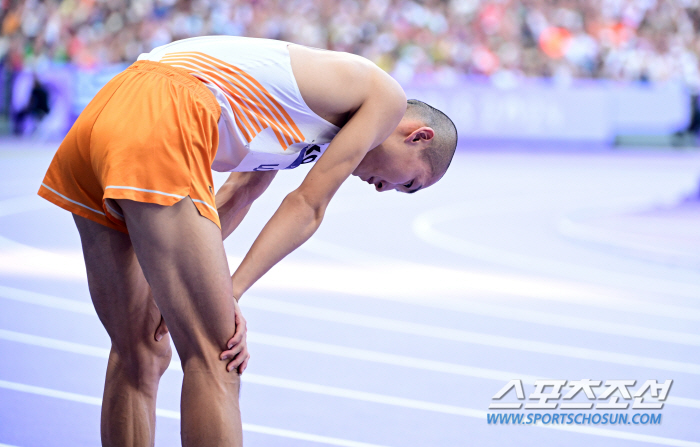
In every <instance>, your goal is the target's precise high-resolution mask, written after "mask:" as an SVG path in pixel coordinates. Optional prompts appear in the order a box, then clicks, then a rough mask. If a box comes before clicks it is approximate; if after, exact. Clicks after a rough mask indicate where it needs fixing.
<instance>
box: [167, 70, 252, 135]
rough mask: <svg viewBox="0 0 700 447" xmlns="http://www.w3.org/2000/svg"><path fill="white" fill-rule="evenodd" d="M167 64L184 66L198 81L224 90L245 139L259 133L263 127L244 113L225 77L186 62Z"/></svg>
mask: <svg viewBox="0 0 700 447" xmlns="http://www.w3.org/2000/svg"><path fill="white" fill-rule="evenodd" d="M167 64H168V65H172V66H173V67H178V68H184V69H186V70H188V71H190V72H191V74H192V75H193V76H194V77H196V78H198V79H199V80H200V81H202V82H205V83H209V84H214V85H216V86H217V87H219V88H220V89H221V90H224V91H225V92H227V93H229V94H228V95H226V100H227V101H228V102H229V104H230V105H231V109H232V110H233V114H234V115H235V116H236V122H237V123H240V125H239V129H240V130H241V132H242V133H243V134H244V137H245V139H246V141H248V142H250V141H252V139H253V137H254V136H255V135H257V134H258V133H260V131H261V130H262V129H263V128H264V127H263V126H262V125H261V124H260V123H258V121H257V120H255V119H252V121H251V117H250V116H247V115H246V113H245V105H243V104H242V103H241V99H240V98H239V97H238V96H237V95H234V94H233V93H232V92H230V91H229V90H228V89H227V88H226V86H225V85H224V84H228V81H227V80H226V79H223V78H222V77H220V76H218V75H217V74H216V73H215V72H212V71H210V70H206V73H204V72H203V71H202V70H200V69H199V67H196V66H193V65H190V64H187V63H180V62H177V63H172V62H168V63H167ZM192 70H195V71H192Z"/></svg>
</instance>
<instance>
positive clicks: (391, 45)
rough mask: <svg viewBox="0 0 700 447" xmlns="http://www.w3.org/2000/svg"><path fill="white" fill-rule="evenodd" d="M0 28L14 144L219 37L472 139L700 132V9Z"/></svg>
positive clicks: (115, 19)
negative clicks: (326, 64)
mask: <svg viewBox="0 0 700 447" xmlns="http://www.w3.org/2000/svg"><path fill="white" fill-rule="evenodd" d="M1 20H2V37H1V38H0V60H2V75H1V76H2V77H1V78H0V85H1V86H2V87H1V88H0V94H1V95H2V96H1V98H2V101H1V104H0V107H1V109H0V113H1V114H2V116H3V117H4V121H5V125H4V128H5V132H6V133H7V132H14V133H16V134H32V133H35V134H37V135H39V136H42V137H44V138H58V137H60V136H61V135H62V134H64V133H65V132H66V129H67V128H68V127H69V126H70V123H71V122H72V121H73V120H74V118H75V116H76V115H77V114H78V113H79V112H80V110H82V108H83V107H84V106H85V104H86V103H87V102H88V101H89V99H90V98H91V97H92V96H93V95H94V94H95V92H96V91H97V90H98V89H99V87H101V86H102V85H103V84H104V83H105V82H106V80H108V79H109V78H110V77H111V76H113V75H114V74H115V73H116V72H118V71H120V70H121V69H123V68H124V67H125V66H126V65H127V64H129V63H130V62H133V61H134V60H136V58H137V57H138V55H139V54H140V53H142V52H148V51H150V50H151V49H152V48H154V47H156V46H159V45H163V44H165V43H168V42H171V41H172V40H176V39H183V38H187V37H191V36H199V35H208V34H231V35H244V36H251V37H265V38H272V39H281V40H288V41H290V42H296V43H300V44H304V45H309V46H314V47H319V48H327V49H331V50H339V51H349V52H352V53H356V54H360V55H362V56H364V57H366V58H368V59H370V60H372V61H374V62H376V63H377V64H378V65H379V66H380V67H382V68H384V69H385V70H387V71H388V72H389V73H391V74H392V76H394V77H395V78H396V79H398V80H399V81H400V82H401V83H402V84H403V85H404V87H405V88H406V90H407V91H408V92H409V93H410V94H413V95H414V96H420V97H421V98H424V97H425V98H427V99H428V100H432V101H433V102H435V103H437V104H439V105H441V106H442V108H444V109H445V110H446V111H447V112H448V113H450V114H452V115H454V116H455V117H456V121H457V124H458V127H459V129H460V130H461V131H462V134H463V135H464V136H465V137H466V138H470V139H487V140H494V139H495V140H509V139H511V140H512V139H515V140H518V139H535V140H537V139H539V140H588V141H596V142H603V143H611V142H617V143H623V144H624V143H630V142H631V143H633V144H635V143H636V144H649V143H651V144H662V145H663V144H676V145H680V144H683V145H684V144H694V143H695V141H694V138H692V135H690V134H691V133H694V132H696V131H697V130H698V128H700V118H698V117H697V92H698V88H700V72H699V69H698V66H699V64H698V54H699V53H700V37H699V36H700V34H698V29H699V27H700V4H699V3H698V2H697V1H695V0H673V1H657V0H634V1H633V0H585V1H584V0H566V1H564V0H562V1H547V0H527V1H514V0H502V1H479V0H425V1H418V0H417V1H407V0H367V1H355V0H340V1H330V0H290V1H282V0H279V1H272V0H270V1H253V0H244V1H240V0H232V1H226V2H219V1H211V0H188V1H178V0H135V1H123V0H65V1H54V0H46V1H41V0H2V17H1ZM455 90H457V91H458V92H459V94H455ZM39 121H41V122H39ZM687 131H690V133H689V132H687ZM686 137H691V138H686Z"/></svg>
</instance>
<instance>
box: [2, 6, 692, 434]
mask: <svg viewBox="0 0 700 447" xmlns="http://www.w3.org/2000/svg"><path fill="white" fill-rule="evenodd" d="M0 4H1V5H2V12H1V16H0V23H1V37H0V61H1V64H2V66H1V69H0V134H2V135H5V136H3V137H1V138H0V359H1V360H0V447H5V446H20V447H29V446H42V447H44V446H49V445H51V446H71V447H72V446H78V445H85V446H88V445H98V443H99V422H98V421H99V405H100V397H99V396H101V390H102V387H103V384H104V379H103V377H104V367H105V361H104V357H105V356H106V355H107V354H106V353H107V352H108V348H109V339H108V337H107V335H106V334H105V332H104V330H103V329H102V327H101V325H100V323H99V321H98V319H97V318H96V317H95V315H94V314H93V310H92V305H91V303H90V298H89V294H88V291H87V286H86V281H85V270H84V265H83V261H82V257H81V251H80V241H79V239H78V236H77V232H76V231H75V228H74V225H73V222H72V220H71V219H70V216H69V215H68V213H66V212H65V211H63V210H60V209H58V208H57V207H54V206H52V205H50V204H48V202H45V201H43V200H42V199H40V198H38V197H37V196H36V189H37V187H38V185H39V183H40V179H41V177H42V176H43V174H44V172H45V170H46V167H47V166H48V163H49V162H50V160H51V157H52V156H53V152H54V151H55V149H56V147H57V145H58V141H60V139H61V137H62V136H63V135H64V134H65V132H66V131H67V129H68V128H69V127H70V125H71V124H72V122H73V121H74V119H75V118H76V117H77V115H78V114H79V113H80V111H81V110H82V109H83V108H84V107H85V105H86V104H87V103H88V101H90V99H91V98H92V97H93V95H94V94H95V93H96V92H97V91H98V90H99V88H100V87H101V86H102V85H104V84H105V83H106V82H107V81H108V80H109V79H110V78H111V77H112V76H114V75H115V74H116V73H118V72H119V71H121V70H123V69H124V68H125V67H126V66H127V65H128V64H130V63H131V62H133V61H134V60H135V59H136V58H137V57H138V55H139V54H140V53H142V52H147V51H150V50H151V49H152V48H154V47H156V46H159V45H162V44H165V43H168V42H170V41H172V40H175V39H182V38H186V37H191V36H199V35H207V34H231V35H244V36H252V37H265V38H274V39H283V40H288V41H291V42H296V43H300V44H305V45H310V46H314V47H320V48H328V49H332V50H341V51H349V52H352V53H357V54H360V55H362V56H365V57H367V58H369V59H371V60H372V61H374V62H376V63H377V64H378V65H379V66H381V67H382V68H383V69H385V70H387V71H388V72H389V73H390V74H391V75H392V76H394V77H395V78H396V79H398V80H399V82H400V83H401V84H402V85H403V86H404V88H405V90H406V91H407V93H408V95H409V97H415V98H419V99H423V100H425V101H427V102H430V103H432V104H434V105H435V106H437V107H438V108H440V109H443V110H444V111H445V112H447V113H448V114H449V115H450V116H451V117H452V118H453V119H454V120H455V123H456V125H457V127H458V129H459V131H460V146H459V150H458V152H457V154H456V158H455V161H454V163H453V165H452V167H451V168H450V171H449V172H448V174H447V175H446V176H445V178H444V179H443V180H442V181H441V182H440V183H439V184H438V185H436V186H435V187H433V188H431V189H428V190H426V191H425V192H423V191H421V192H420V193H418V194H416V195H414V196H410V197H404V196H405V195H400V194H376V193H375V192H374V191H373V190H372V189H371V188H370V187H368V186H367V185H365V184H361V182H357V181H348V182H346V184H344V185H343V187H342V188H341V189H340V190H339V192H338V198H337V199H336V200H334V203H333V204H332V205H331V206H330V207H329V211H328V213H327V214H326V217H325V220H324V224H323V225H322V227H321V229H320V230H319V232H318V233H317V234H316V235H314V237H313V238H312V239H311V240H310V241H309V242H308V243H307V244H305V245H304V246H303V247H302V248H300V250H298V251H297V252H295V253H293V254H292V255H290V256H289V257H288V258H286V259H285V260H284V261H282V262H281V263H280V264H279V265H278V266H276V267H275V268H274V269H272V270H271V272H270V273H269V274H268V275H267V276H266V277H265V278H263V280H261V281H260V282H259V283H258V284H256V285H255V286H254V287H253V288H252V289H251V291H250V293H249V294H248V295H247V296H246V297H245V299H243V300H242V308H243V311H244V313H245V316H246V318H247V319H248V323H249V328H251V333H250V335H249V339H250V343H251V351H252V356H253V357H252V360H251V363H250V367H249V369H248V370H247V371H246V373H245V374H244V376H243V380H244V384H243V393H242V401H241V406H242V409H243V420H244V423H245V424H246V425H245V436H246V446H249V447H254V446H265V447H269V446H280V447H292V446H308V447H312V446H315V445H319V444H326V445H340V446H349V447H386V446H392V447H412V446H415V447H418V446H420V447H426V446H429V447H463V446H465V445H474V446H478V447H481V446H497V447H501V446H506V445H519V446H542V445H553V446H559V445H567V446H570V447H579V446H581V447H583V446H590V445H596V446H605V447H638V446H641V445H650V444H654V445H668V446H683V447H698V446H700V435H699V433H700V432H699V431H698V428H697V421H698V419H699V418H700V380H699V377H700V364H699V363H698V347H699V346H700V332H699V330H698V321H700V305H699V304H698V297H700V200H699V199H700V191H699V190H698V174H700V152H698V150H697V148H696V146H697V138H698V135H697V134H698V131H699V130H700V113H699V112H698V92H699V91H700V71H699V67H700V62H699V57H700V0H520V1H514V0H501V1H498V0H492V1H481V0H424V1H421V0H413V1H408V0H367V1H353V0H335V1H332V0H269V1H262V0H260V1H256V0H245V1H243V0H228V1H213V0H192V1H178V0H134V1H123V0H65V1H52V0H46V1H39V0H19V1H18V0H0ZM305 172H306V170H305V169H302V168H300V169H296V170H293V171H289V172H285V175H280V176H278V179H276V180H275V182H273V184H272V186H271V188H270V190H269V191H268V193H266V194H265V195H264V196H263V197H262V198H261V199H260V200H259V203H258V202H256V205H255V206H254V207H253V209H252V211H251V213H250V215H249V216H248V217H247V218H246V220H245V221H244V222H243V224H242V225H241V227H239V229H237V231H236V233H234V235H233V236H232V237H231V238H230V239H229V240H227V241H226V251H227V254H228V256H229V263H230V265H231V267H232V268H233V267H235V266H236V265H237V263H238V262H240V259H241V258H242V256H244V255H245V253H246V251H247V247H249V246H250V244H251V243H252V241H253V240H254V238H255V237H256V236H257V234H258V232H259V230H260V228H261V227H262V225H264V223H265V222H266V220H267V219H268V218H269V216H270V215H271V214H272V213H273V212H274V210H275V209H276V207H277V206H278V204H279V202H280V201H281V200H282V198H283V197H284V195H285V194H286V193H288V192H289V191H290V190H291V189H293V188H294V187H295V186H296V185H298V184H299V182H300V181H301V179H302V178H303V175H304V174H305ZM223 179H225V175H224V174H215V178H214V180H215V182H217V184H219V185H220V184H221V182H222V181H223ZM397 196H399V197H397ZM309 278H312V280H310V279H309ZM585 377H587V378H592V379H599V380H603V381H605V380H610V379H635V380H637V381H638V384H641V383H642V382H643V381H646V380H648V379H658V380H659V381H662V380H665V379H673V380H674V385H673V388H672V390H671V397H669V400H668V401H667V403H666V407H665V408H664V410H663V412H662V413H663V417H664V420H663V423H662V424H661V425H659V426H575V427H571V426H562V427H549V428H555V429H540V428H534V427H527V428H525V427H494V426H492V425H487V423H486V419H485V417H486V416H485V415H486V410H487V408H488V404H489V403H490V402H491V398H492V396H493V395H494V394H495V393H496V392H497V391H498V390H499V389H500V388H501V387H502V386H503V385H504V384H505V383H506V381H507V380H510V379H513V378H522V380H523V382H524V383H525V385H526V387H529V388H527V389H526V392H528V394H529V392H530V391H532V389H533V386H532V383H533V380H534V379H535V378H556V379H568V380H577V379H581V378H585ZM181 379H182V373H181V371H180V370H179V362H178V361H177V358H176V359H175V360H174V362H173V364H172V365H171V368H170V369H169V370H168V371H167V372H166V374H165V376H164V378H163V381H162V383H161V389H160V391H159V396H158V408H159V413H158V431H157V433H156V438H157V445H161V446H176V445H179V431H178V430H179V429H178V426H179V425H178V424H179V421H178V420H177V419H178V417H179V415H178V408H179V390H180V383H181ZM635 389H636V388H635ZM630 413H632V411H631V410H630Z"/></svg>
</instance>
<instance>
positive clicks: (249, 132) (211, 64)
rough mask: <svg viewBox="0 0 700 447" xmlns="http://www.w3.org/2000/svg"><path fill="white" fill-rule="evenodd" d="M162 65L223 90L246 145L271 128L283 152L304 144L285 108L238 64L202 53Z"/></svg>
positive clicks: (166, 60) (175, 55)
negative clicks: (174, 68)
mask: <svg viewBox="0 0 700 447" xmlns="http://www.w3.org/2000/svg"><path fill="white" fill-rule="evenodd" d="M160 62H161V63H164V64H168V65H172V66H174V67H179V68H183V69H185V70H187V71H188V72H190V74H192V75H193V76H195V77H196V78H198V79H200V80H201V81H202V82H205V83H209V84H214V85H216V86H217V87H219V88H220V89H221V90H223V92H224V93H225V94H226V99H227V100H228V102H229V104H230V105H231V109H232V110H233V113H234V115H235V116H236V123H237V125H238V128H239V129H240V131H241V133H242V134H243V137H244V138H245V139H246V142H248V143H250V142H251V141H253V138H255V136H256V135H258V134H259V133H260V132H262V130H263V129H267V128H268V127H270V128H272V131H273V132H274V134H275V136H276V137H277V141H278V142H279V144H280V146H282V149H283V150H287V148H288V147H289V146H291V145H292V144H295V143H300V142H302V141H304V135H302V133H301V131H300V130H299V128H298V127H297V125H296V124H295V123H294V120H292V118H291V117H290V116H289V114H288V113H287V111H286V110H285V109H284V107H282V105H281V104H280V103H279V102H277V100H276V99H275V98H274V97H273V96H272V95H271V94H270V93H269V92H268V91H267V90H266V89H265V87H263V85H262V84H260V83H259V82H258V81H257V80H256V79H255V78H253V77H252V76H250V75H249V74H248V73H246V72H244V71H243V70H241V69H240V68H238V67H236V66H235V65H231V64H227V63H226V62H224V61H221V60H219V59H216V58H214V57H211V56H209V55H207V54H204V53H200V52H198V51H188V52H179V53H169V54H166V55H165V56H163V58H162V59H161V60H160Z"/></svg>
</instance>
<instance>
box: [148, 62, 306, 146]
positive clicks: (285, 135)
mask: <svg viewBox="0 0 700 447" xmlns="http://www.w3.org/2000/svg"><path fill="white" fill-rule="evenodd" d="M173 54H175V53H173ZM177 54H180V53H177ZM192 59H195V60H194V61H193V60H192ZM161 61H162V62H164V63H168V64H171V65H173V66H176V67H178V66H179V67H183V68H184V66H185V62H184V61H186V62H189V63H192V64H195V65H194V66H195V67H196V68H197V69H198V70H207V69H206V68H205V65H203V64H205V63H207V61H204V62H201V61H199V59H198V58H193V57H192V56H185V59H177V58H172V57H171V58H168V56H165V57H164V58H163V59H162V60H161ZM207 65H209V64H207ZM190 69H191V68H190ZM214 69H216V70H218V71H217V73H218V74H219V75H221V76H223V77H225V78H226V79H227V81H225V82H226V83H227V84H229V85H230V86H231V87H232V88H233V89H235V90H238V91H239V92H238V94H236V93H234V92H233V91H231V90H230V89H227V88H225V87H223V86H219V87H221V88H222V90H224V93H227V96H230V97H231V98H234V99H236V100H237V102H239V103H240V102H241V101H245V102H248V103H249V104H248V107H247V108H245V107H244V113H245V114H246V117H247V118H248V120H249V121H252V122H255V121H256V119H257V120H258V121H260V123H261V127H262V128H263V129H265V128H267V127H268V126H269V127H270V128H271V129H272V131H273V133H274V134H275V137H277V141H278V142H279V143H280V146H282V148H283V149H286V148H287V147H288V146H289V145H290V144H293V143H295V142H297V141H295V140H294V139H293V138H292V136H290V135H289V133H290V131H289V130H288V128H287V129H284V128H283V127H282V126H280V124H279V123H278V121H277V120H275V118H274V117H272V116H271V114H270V113H269V111H268V110H267V109H268V107H267V106H266V105H263V104H261V103H260V100H259V99H258V101H257V102H256V101H255V100H254V98H257V97H256V92H255V91H250V90H249V89H247V88H246V87H245V86H244V85H241V83H240V82H237V80H236V79H235V78H232V77H231V76H229V75H226V74H224V73H222V71H223V70H219V69H218V68H217V67H214ZM207 71H209V72H210V73H211V72H212V71H211V69H209V70H207ZM251 96H252V98H251ZM251 106H253V107H255V108H257V109H258V112H259V113H258V112H256V111H255V110H254V108H253V107H251ZM278 118H279V117H278ZM256 127H257V125H256ZM257 133H258V132H253V136H255V135H257ZM251 140H252V138H251V139H250V140H247V141H248V142H250V141H251ZM300 141H301V140H300Z"/></svg>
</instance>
